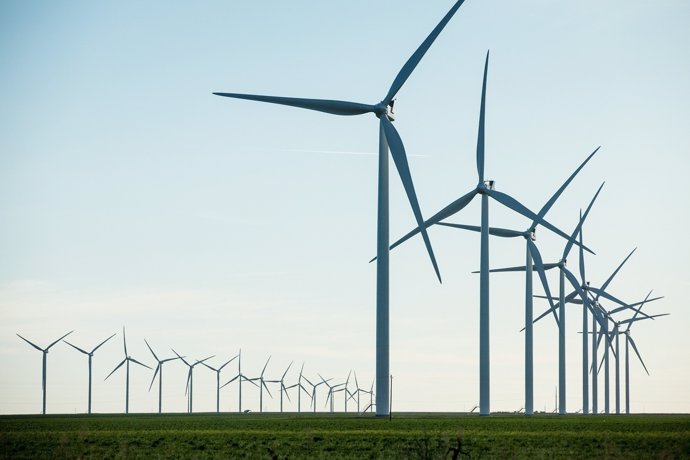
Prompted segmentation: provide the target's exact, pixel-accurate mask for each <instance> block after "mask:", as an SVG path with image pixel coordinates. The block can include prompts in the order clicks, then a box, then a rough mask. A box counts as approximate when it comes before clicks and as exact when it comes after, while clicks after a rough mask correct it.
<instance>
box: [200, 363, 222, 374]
mask: <svg viewBox="0 0 690 460" xmlns="http://www.w3.org/2000/svg"><path fill="white" fill-rule="evenodd" d="M196 364H201V365H202V366H206V367H208V368H209V369H211V370H212V371H213V372H218V369H216V368H215V367H211V366H209V365H208V364H206V363H205V362H203V361H199V362H197V363H196Z"/></svg>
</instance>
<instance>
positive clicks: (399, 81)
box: [383, 0, 465, 105]
mask: <svg viewBox="0 0 690 460" xmlns="http://www.w3.org/2000/svg"><path fill="white" fill-rule="evenodd" d="M464 1H465V0H458V1H457V2H455V5H453V7H452V8H451V9H450V10H449V11H448V13H446V15H445V16H444V17H443V19H441V22H439V23H438V24H437V25H436V27H434V30H432V31H431V33H430V34H429V36H428V37H426V39H425V40H424V41H423V42H422V44H421V45H419V48H417V50H416V51H415V52H414V53H413V54H412V56H410V58H409V59H408V60H407V62H405V65H403V66H402V69H400V72H398V75H397V76H396V77H395V80H393V83H392V84H391V87H390V89H389V90H388V94H386V97H385V98H383V103H384V104H386V105H388V104H389V103H390V102H391V101H392V100H393V98H394V97H395V95H396V94H398V91H400V88H402V86H403V85H404V84H405V82H406V81H407V79H408V78H409V77H410V74H412V71H413V70H414V69H415V67H417V64H419V61H421V60H422V58H423V57H424V55H425V54H426V52H427V51H428V50H429V48H430V47H431V45H432V44H433V43H434V41H435V40H436V37H438V35H439V34H440V33H441V31H442V30H443V29H444V28H445V27H446V24H448V21H450V19H451V18H452V17H453V15H454V14H455V12H456V11H457V10H458V8H460V6H461V5H462V4H463V2H464Z"/></svg>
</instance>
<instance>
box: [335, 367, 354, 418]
mask: <svg viewBox="0 0 690 460" xmlns="http://www.w3.org/2000/svg"><path fill="white" fill-rule="evenodd" d="M351 375H352V370H350V372H348V373H347V379H345V385H344V386H343V387H342V388H339V389H337V390H335V392H334V393H338V392H340V391H344V392H345V393H344V395H345V398H344V403H345V407H344V411H345V413H347V401H348V400H349V399H350V398H352V397H354V395H353V394H352V393H351V392H350V389H349V388H348V387H347V386H348V384H349V383H350V376H351Z"/></svg>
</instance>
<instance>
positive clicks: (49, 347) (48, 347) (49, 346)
mask: <svg viewBox="0 0 690 460" xmlns="http://www.w3.org/2000/svg"><path fill="white" fill-rule="evenodd" d="M72 332H74V331H69V332H68V333H67V334H65V335H63V336H62V337H60V338H59V339H57V340H56V341H54V342H53V343H51V344H50V345H48V346H47V347H46V351H48V350H50V349H51V348H52V346H53V345H55V344H56V343H58V342H59V341H60V340H62V339H64V338H65V337H67V336H68V335H70V334H71V333H72Z"/></svg>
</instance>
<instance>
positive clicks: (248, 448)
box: [0, 413, 690, 459]
mask: <svg viewBox="0 0 690 460" xmlns="http://www.w3.org/2000/svg"><path fill="white" fill-rule="evenodd" d="M458 434H461V437H462V451H463V452H464V454H463V455H460V456H459V457H458V458H640V459H649V458H690V415H632V416H598V417H591V416H578V415H571V416H565V417H559V416H556V415H537V416H534V417H530V418H526V417H524V416H519V415H492V416H490V417H479V416H476V415H467V414H462V415H459V414H414V413H410V414H398V415H396V416H394V418H393V420H392V421H388V419H376V418H374V417H372V416H370V415H367V416H357V415H354V414H334V415H332V414H314V415H312V414H309V415H307V414H300V415H299V416H298V415H297V414H262V415H259V414H247V415H237V414H221V415H216V414H199V415H192V416H188V415H181V414H175V415H172V414H171V415H162V416H158V415H149V414H147V415H129V416H125V415H94V416H90V417H87V416H83V415H64V416H47V417H41V416H1V417H0V458H13V459H14V458H180V457H182V458H259V459H260V458H265V459H271V458H277V459H286V458H290V459H299V458H327V459H333V458H391V459H406V458H410V459H434V458H439V459H442V458H453V452H452V451H449V448H457V447H458Z"/></svg>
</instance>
